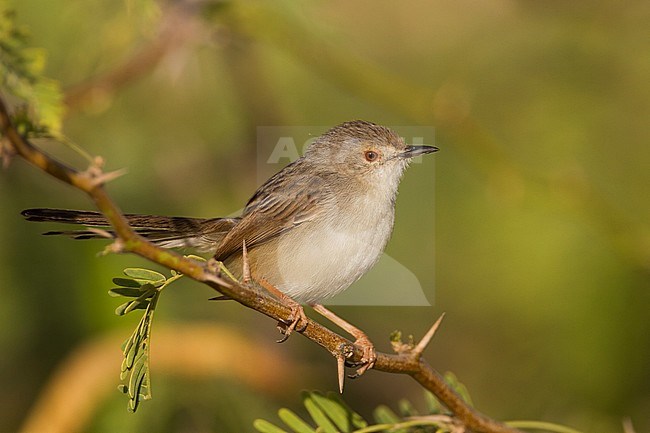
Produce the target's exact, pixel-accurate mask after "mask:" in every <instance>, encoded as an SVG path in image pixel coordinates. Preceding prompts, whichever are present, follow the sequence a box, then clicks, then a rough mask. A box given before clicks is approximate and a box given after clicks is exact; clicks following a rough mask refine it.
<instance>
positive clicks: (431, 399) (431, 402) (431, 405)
mask: <svg viewBox="0 0 650 433" xmlns="http://www.w3.org/2000/svg"><path fill="white" fill-rule="evenodd" d="M424 402H425V404H426V406H427V412H428V414H429V415H438V414H441V413H443V410H442V405H441V404H440V402H439V401H438V399H437V398H436V396H435V395H433V393H432V392H431V391H427V390H425V391H424Z"/></svg>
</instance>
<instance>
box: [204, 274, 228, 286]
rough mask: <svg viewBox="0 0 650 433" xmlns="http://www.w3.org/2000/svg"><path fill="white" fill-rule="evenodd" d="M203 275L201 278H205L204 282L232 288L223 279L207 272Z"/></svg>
mask: <svg viewBox="0 0 650 433" xmlns="http://www.w3.org/2000/svg"><path fill="white" fill-rule="evenodd" d="M203 274H204V275H203V277H204V278H205V280H206V281H211V282H213V283H215V284H218V285H220V286H224V287H232V286H231V285H230V283H228V282H227V281H226V280H224V279H223V278H220V277H217V276H216V275H213V274H211V273H209V272H204V273H203Z"/></svg>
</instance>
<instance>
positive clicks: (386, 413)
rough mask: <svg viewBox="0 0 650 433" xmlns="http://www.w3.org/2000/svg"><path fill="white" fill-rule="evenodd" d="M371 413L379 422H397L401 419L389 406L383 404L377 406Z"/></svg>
mask: <svg viewBox="0 0 650 433" xmlns="http://www.w3.org/2000/svg"><path fill="white" fill-rule="evenodd" d="M372 415H373V417H374V418H375V421H377V423H379V424H397V423H398V422H400V421H401V418H400V417H398V416H397V414H396V413H395V412H393V410H392V409H391V408H389V407H388V406H385V405H380V406H377V408H375V410H374V411H373V413H372Z"/></svg>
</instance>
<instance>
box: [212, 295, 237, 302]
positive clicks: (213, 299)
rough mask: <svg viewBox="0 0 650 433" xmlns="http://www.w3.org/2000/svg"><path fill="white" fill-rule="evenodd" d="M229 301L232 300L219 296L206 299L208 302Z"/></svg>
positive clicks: (228, 297)
mask: <svg viewBox="0 0 650 433" xmlns="http://www.w3.org/2000/svg"><path fill="white" fill-rule="evenodd" d="M230 300H232V298H231V297H230V296H226V295H219V296H215V297H213V298H208V301H230Z"/></svg>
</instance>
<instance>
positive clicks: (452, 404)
mask: <svg viewBox="0 0 650 433" xmlns="http://www.w3.org/2000/svg"><path fill="white" fill-rule="evenodd" d="M0 127H1V128H2V134H3V137H2V140H3V143H2V144H3V146H2V147H0V150H1V152H2V155H0V156H3V157H5V158H10V157H11V156H12V155H18V156H20V157H22V158H23V159H25V160H26V161H28V162H30V163H31V164H32V165H34V166H36V167H37V168H39V169H40V170H42V171H44V172H46V173H48V174H50V175H51V176H53V177H56V178H57V179H59V180H61V181H63V182H65V183H67V184H69V185H71V186H73V187H75V188H77V189H79V190H81V191H82V192H84V193H86V194H87V195H88V197H89V198H90V199H91V200H92V201H93V202H94V203H95V206H96V207H97V208H98V210H99V211H100V212H101V213H103V214H104V215H105V216H106V218H108V220H109V222H110V224H111V226H112V227H113V229H114V231H115V234H116V240H115V241H114V243H113V244H112V245H111V248H110V249H111V251H114V252H121V253H132V254H137V255H139V256H141V257H143V258H145V259H148V260H150V261H152V262H154V263H158V264H160V265H162V266H165V267H167V268H169V269H173V270H175V271H177V272H180V273H182V274H184V275H186V276H188V277H190V278H192V279H194V280H196V281H199V282H201V283H204V284H206V285H208V286H210V287H212V288H213V289H215V290H216V291H218V292H219V293H221V294H222V295H225V296H228V297H230V298H232V299H234V300H235V301H237V302H238V303H240V304H242V305H244V306H246V307H249V308H251V309H253V310H256V311H258V312H260V313H262V314H264V315H266V316H268V317H271V318H273V319H275V320H278V321H282V322H285V323H286V322H287V321H288V319H289V317H290V314H291V309H290V308H289V307H288V306H286V305H284V304H283V303H281V302H280V301H278V300H277V299H275V298H272V297H271V296H269V295H266V294H263V293H259V292H258V291H256V290H253V289H251V288H250V287H248V286H247V285H245V284H237V283H233V282H230V281H225V280H223V279H221V278H220V277H219V276H217V275H216V274H215V273H214V272H212V271H211V270H210V269H209V268H208V267H207V266H206V265H204V264H202V263H199V262H197V261H194V260H191V259H188V258H184V257H183V256H181V255H179V254H177V253H175V252H173V251H170V250H166V249H163V248H160V247H157V246H155V245H153V244H151V243H150V242H148V241H147V240H145V239H144V238H142V237H141V236H139V235H138V234H136V233H135V232H134V231H133V230H132V229H131V228H130V227H129V225H128V223H127V221H126V219H125V218H124V216H123V214H122V212H121V211H120V209H119V208H118V207H117V205H116V204H115V203H114V202H113V200H112V199H111V198H110V197H109V196H108V194H107V192H106V190H105V189H104V183H105V182H106V181H108V180H111V179H113V178H114V177H115V176H117V175H118V174H119V172H114V173H104V172H103V170H102V164H103V161H102V160H101V158H96V159H95V161H94V162H93V164H91V166H90V167H89V168H88V169H87V170H84V171H80V170H77V169H75V168H72V167H69V166H67V165H65V164H63V163H61V162H59V161H57V160H56V159H54V158H52V157H51V156H49V155H47V154H45V153H44V152H42V151H41V150H39V149H38V148H36V147H35V146H34V145H33V144H32V143H30V142H29V140H27V139H26V138H24V137H23V136H21V135H20V134H19V133H18V131H17V130H16V128H15V127H14V125H13V123H12V121H11V117H10V114H9V111H8V109H7V107H6V105H5V102H4V100H3V99H2V98H1V97H0ZM438 325H439V321H438V322H436V323H435V324H434V325H433V327H432V329H431V331H430V332H428V333H427V335H425V337H424V338H423V340H422V341H421V342H420V343H419V344H418V345H416V346H415V347H414V348H412V349H410V350H400V351H399V353H397V354H388V353H380V352H378V353H377V361H376V363H375V366H374V369H375V370H378V371H383V372H386V373H395V374H407V375H409V376H411V377H412V378H413V379H415V380H416V381H417V382H418V383H420V385H422V386H423V387H424V388H426V389H427V390H429V391H431V392H432V393H433V394H434V395H435V396H436V397H437V398H438V399H439V400H440V401H441V402H442V403H443V404H444V405H445V406H447V408H448V409H449V410H450V411H451V412H452V413H453V414H454V415H455V416H456V417H457V418H458V420H459V421H460V422H462V423H463V424H464V425H465V426H466V428H467V429H468V430H470V431H475V432H484V433H517V432H519V430H516V429H513V428H511V427H508V426H506V425H504V424H502V423H499V422H497V421H495V420H493V419H491V418H488V417H487V416H485V415H483V414H481V413H479V412H477V411H476V410H475V409H474V408H472V407H470V406H469V405H467V404H466V403H465V402H464V401H463V400H462V399H461V398H460V397H459V396H458V394H456V392H455V391H454V390H452V389H451V388H450V387H449V386H448V385H447V384H446V382H445V380H444V378H443V377H442V376H441V375H440V373H438V372H437V371H436V370H434V369H433V368H432V367H431V366H430V365H429V364H428V363H427V362H426V360H425V359H424V358H423V357H422V351H423V350H424V348H425V346H426V345H427V343H428V342H429V341H430V339H431V337H432V336H433V333H434V332H435V329H436V328H437V326H438ZM299 332H300V333H301V334H302V335H304V336H305V337H307V338H308V339H310V340H311V341H313V342H315V343H316V344H318V345H320V346H322V347H323V348H325V349H326V350H327V351H328V352H330V354H332V356H334V357H335V358H336V359H337V362H338V363H339V364H340V363H342V362H345V363H347V364H349V365H355V364H358V363H359V361H360V360H361V357H362V353H361V351H360V350H358V349H357V348H356V347H354V345H353V344H352V343H351V342H350V341H349V340H348V339H346V338H344V337H342V336H340V335H338V334H337V333H335V332H333V331H331V330H329V329H328V328H325V327H324V326H322V325H321V324H319V323H317V322H315V321H313V320H311V319H309V320H308V323H307V326H306V327H305V329H304V330H301V331H299Z"/></svg>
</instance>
